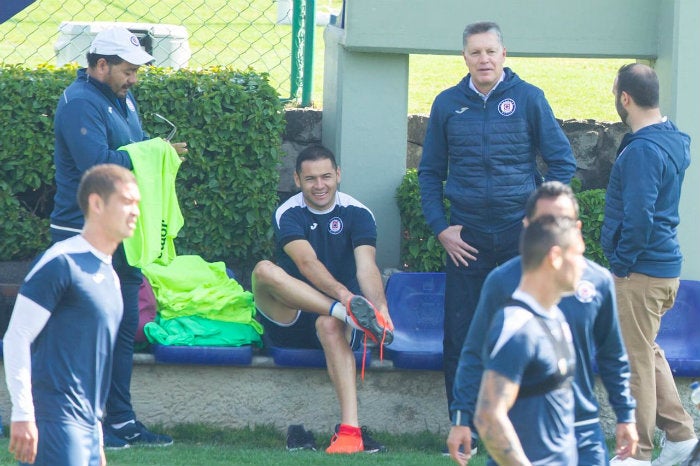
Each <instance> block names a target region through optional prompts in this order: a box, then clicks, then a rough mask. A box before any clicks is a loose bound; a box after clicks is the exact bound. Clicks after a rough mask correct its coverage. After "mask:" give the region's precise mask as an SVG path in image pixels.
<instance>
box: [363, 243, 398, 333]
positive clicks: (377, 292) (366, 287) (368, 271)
mask: <svg viewBox="0 0 700 466" xmlns="http://www.w3.org/2000/svg"><path fill="white" fill-rule="evenodd" d="M355 263H356V264H357V281H358V283H359V284H360V290H361V291H362V295H363V296H364V297H365V298H367V299H368V300H369V302H371V303H372V304H374V307H376V308H377V310H378V311H379V312H381V313H382V314H383V315H384V317H385V318H386V319H388V320H389V322H391V317H390V316H389V308H388V306H387V303H386V295H385V294H384V284H383V283H382V276H381V274H380V273H379V268H378V267H377V262H376V249H375V248H374V246H366V245H365V246H358V247H356V248H355Z"/></svg>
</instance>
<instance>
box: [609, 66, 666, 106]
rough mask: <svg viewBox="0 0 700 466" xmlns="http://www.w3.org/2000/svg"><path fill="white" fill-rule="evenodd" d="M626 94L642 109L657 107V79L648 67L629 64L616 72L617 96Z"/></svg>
mask: <svg viewBox="0 0 700 466" xmlns="http://www.w3.org/2000/svg"><path fill="white" fill-rule="evenodd" d="M622 92H626V93H627V94H629V96H630V97H632V100H634V103H635V104H637V105H638V106H639V107H642V108H656V107H658V106H659V78H658V76H656V72H655V71H654V69H653V68H652V67H650V66H647V65H644V64H642V63H630V64H628V65H624V66H622V67H621V68H620V69H619V70H618V72H617V96H616V97H618V98H619V97H620V95H622Z"/></svg>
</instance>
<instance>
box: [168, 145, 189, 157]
mask: <svg viewBox="0 0 700 466" xmlns="http://www.w3.org/2000/svg"><path fill="white" fill-rule="evenodd" d="M170 145H171V146H173V148H174V149H175V152H177V155H183V154H186V153H187V143H186V142H171V143H170Z"/></svg>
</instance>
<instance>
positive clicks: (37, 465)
mask: <svg viewBox="0 0 700 466" xmlns="http://www.w3.org/2000/svg"><path fill="white" fill-rule="evenodd" d="M36 426H37V429H38V431H39V445H38V448H37V455H36V461H34V466H74V465H77V464H79V465H85V466H99V465H100V434H99V427H98V426H97V425H94V426H84V425H82V424H78V423H74V422H68V421H63V422H61V421H45V420H40V419H38V420H37V421H36ZM20 464H21V465H24V464H25V463H20Z"/></svg>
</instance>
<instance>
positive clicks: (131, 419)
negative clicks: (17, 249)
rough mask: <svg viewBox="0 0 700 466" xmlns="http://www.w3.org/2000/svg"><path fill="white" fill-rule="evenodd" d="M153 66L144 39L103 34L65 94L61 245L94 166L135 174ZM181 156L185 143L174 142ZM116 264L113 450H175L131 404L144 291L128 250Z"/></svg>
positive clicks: (59, 180)
mask: <svg viewBox="0 0 700 466" xmlns="http://www.w3.org/2000/svg"><path fill="white" fill-rule="evenodd" d="M152 60H153V57H152V56H151V55H149V54H148V53H146V52H145V51H144V50H143V49H142V48H141V46H140V44H139V40H138V38H137V37H136V36H135V35H134V34H132V33H131V32H130V31H129V30H127V29H125V28H121V27H117V28H113V29H107V30H104V31H101V32H100V33H98V34H97V36H96V37H95V39H94V40H93V42H92V45H91V46H90V50H89V51H88V53H87V62H88V67H87V69H85V68H83V69H80V70H78V76H77V79H76V80H75V81H74V82H73V83H72V84H71V85H70V86H68V88H67V89H66V90H65V91H64V92H63V94H62V95H61V97H60V99H59V102H58V107H57V109H56V117H55V120H54V127H55V136H56V139H55V148H54V163H55V165H56V194H55V196H54V209H53V212H52V213H51V239H52V241H53V242H54V243H56V242H58V241H61V240H64V239H67V238H69V237H71V236H75V235H77V234H79V233H80V232H81V230H82V228H83V224H84V221H85V219H84V217H83V214H82V212H81V211H80V208H79V206H78V203H77V199H76V193H77V190H78V184H79V182H80V178H81V176H82V174H83V173H84V172H85V171H86V170H87V169H89V168H90V167H92V166H94V165H98V164H102V163H113V164H117V165H121V166H123V167H126V168H128V169H130V170H131V169H133V166H132V163H131V159H130V157H129V154H128V153H127V152H126V151H121V150H117V149H118V148H119V147H122V146H124V145H126V144H130V143H134V142H140V141H143V140H145V139H147V135H146V134H145V133H144V132H143V130H142V129H141V122H140V120H139V115H138V109H137V106H136V101H135V99H134V96H133V94H132V93H131V91H130V88H131V87H132V86H133V85H135V84H136V82H137V73H138V70H139V67H140V66H141V65H144V64H146V63H149V62H151V61H152ZM173 146H174V147H175V149H176V151H177V152H178V153H179V154H184V153H185V152H187V146H186V144H185V143H174V144H173ZM113 265H114V269H115V270H116V272H117V274H118V275H119V279H120V282H121V292H122V298H123V300H124V317H123V319H122V322H121V325H120V327H119V333H118V336H117V342H116V347H115V350H114V360H113V365H112V381H111V385H110V390H109V395H108V399H107V405H106V415H105V419H104V440H105V447H106V448H124V447H128V446H129V445H130V444H135V443H140V444H149V445H170V444H172V442H173V440H172V438H170V437H169V436H167V435H159V434H154V433H152V432H150V431H148V430H147V429H146V427H145V426H144V425H143V424H141V423H140V422H138V421H137V420H136V415H135V413H134V411H133V408H132V405H131V394H130V386H131V371H132V363H133V353H134V335H135V333H136V328H137V326H138V291H139V286H140V284H141V280H142V277H141V271H140V269H138V268H135V267H131V266H130V265H129V264H128V262H127V261H126V256H125V254H124V247H123V246H122V245H120V246H119V248H118V249H117V250H116V251H115V253H114V257H113Z"/></svg>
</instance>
